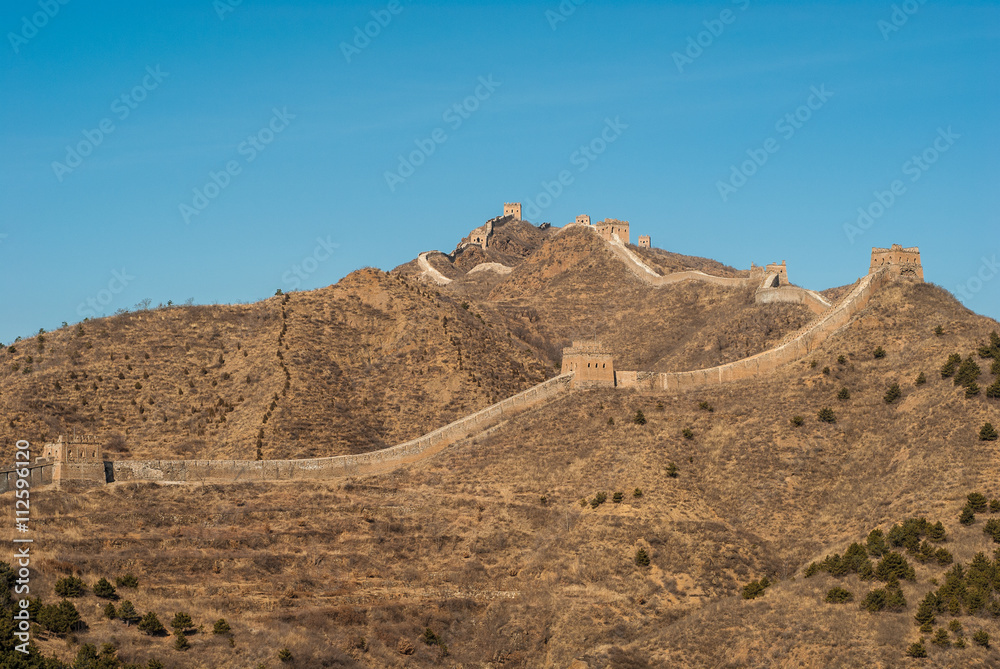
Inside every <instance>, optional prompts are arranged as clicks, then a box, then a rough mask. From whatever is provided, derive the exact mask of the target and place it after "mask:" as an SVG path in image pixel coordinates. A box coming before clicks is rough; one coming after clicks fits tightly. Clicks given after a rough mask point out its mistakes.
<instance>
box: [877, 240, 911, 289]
mask: <svg viewBox="0 0 1000 669" xmlns="http://www.w3.org/2000/svg"><path fill="white" fill-rule="evenodd" d="M883 267H888V268H889V269H890V271H892V272H893V273H895V274H896V275H897V276H906V277H909V278H913V279H916V280H918V281H923V280H924V267H923V263H921V261H920V249H919V248H918V247H916V246H911V247H909V248H903V247H902V246H900V245H899V244H893V245H892V247H890V248H887V249H880V248H872V262H871V266H870V267H869V269H868V271H869V272H875V271H876V270H878V269H881V268H883Z"/></svg>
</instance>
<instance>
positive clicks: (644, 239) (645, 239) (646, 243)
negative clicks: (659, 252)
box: [639, 235, 653, 249]
mask: <svg viewBox="0 0 1000 669" xmlns="http://www.w3.org/2000/svg"><path fill="white" fill-rule="evenodd" d="M652 243H653V242H652V240H651V239H650V238H649V235H639V248H640V249H648V248H649V247H650V246H651V245H652Z"/></svg>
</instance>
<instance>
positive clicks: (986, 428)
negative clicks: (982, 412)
mask: <svg viewBox="0 0 1000 669" xmlns="http://www.w3.org/2000/svg"><path fill="white" fill-rule="evenodd" d="M998 436H1000V435H997V431H996V429H994V427H993V424H992V423H983V427H982V428H981V429H980V430H979V441H996V440H997V437H998Z"/></svg>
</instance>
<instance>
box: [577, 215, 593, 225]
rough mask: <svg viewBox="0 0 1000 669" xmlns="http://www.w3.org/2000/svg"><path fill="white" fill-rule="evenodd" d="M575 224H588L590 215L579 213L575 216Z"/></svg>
mask: <svg viewBox="0 0 1000 669" xmlns="http://www.w3.org/2000/svg"><path fill="white" fill-rule="evenodd" d="M576 224H577V225H590V216H588V215H587V214H580V215H579V216H577V217H576Z"/></svg>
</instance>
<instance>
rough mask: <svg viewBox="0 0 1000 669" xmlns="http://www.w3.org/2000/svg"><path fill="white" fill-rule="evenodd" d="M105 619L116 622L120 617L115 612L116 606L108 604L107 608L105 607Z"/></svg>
mask: <svg viewBox="0 0 1000 669" xmlns="http://www.w3.org/2000/svg"><path fill="white" fill-rule="evenodd" d="M104 617H105V618H107V619H108V620H114V619H115V618H117V617H118V612H117V611H115V605H114V604H112V603H111V602H108V604H107V606H105V607H104Z"/></svg>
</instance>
